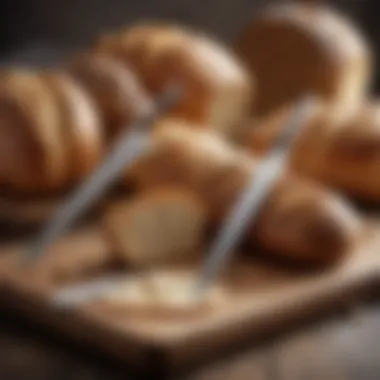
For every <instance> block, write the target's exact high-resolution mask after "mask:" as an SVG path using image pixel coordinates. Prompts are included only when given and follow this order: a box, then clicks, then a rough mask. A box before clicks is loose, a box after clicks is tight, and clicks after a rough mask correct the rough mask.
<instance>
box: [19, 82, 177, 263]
mask: <svg viewBox="0 0 380 380" xmlns="http://www.w3.org/2000/svg"><path fill="white" fill-rule="evenodd" d="M180 96H181V89H180V87H179V86H177V85H171V86H168V87H167V88H166V90H164V92H163V93H162V94H161V95H160V96H159V97H158V99H156V102H155V104H154V106H153V107H152V108H151V109H149V110H148V111H147V112H144V113H143V115H142V116H140V117H138V118H137V120H135V122H134V123H132V126H131V127H128V128H126V131H124V132H123V133H122V135H121V137H120V139H119V140H118V141H117V142H116V145H115V146H114V148H113V149H112V151H111V153H110V154H109V155H108V157H106V159H105V161H104V162H103V163H102V164H101V165H100V167H99V168H97V170H95V172H94V173H93V174H92V175H91V176H90V177H89V178H88V179H87V180H86V181H85V182H84V183H83V184H82V185H81V186H80V187H79V189H77V190H76V191H75V192H74V194H73V195H72V196H71V197H69V199H68V200H67V201H66V202H65V203H64V204H63V205H62V206H61V208H60V210H59V211H58V212H57V214H56V215H55V216H54V217H53V219H52V220H51V221H49V223H48V224H47V226H45V228H44V229H43V230H42V232H41V233H40V235H39V236H37V239H36V240H35V241H33V242H32V244H31V248H29V249H28V250H27V251H26V254H25V263H30V262H31V261H33V260H35V259H37V258H38V257H39V256H41V255H42V254H43V253H44V251H45V249H46V248H48V246H49V245H50V244H52V243H53V242H54V241H55V240H56V239H57V238H58V237H59V236H60V235H61V234H63V233H65V232H66V231H67V229H68V228H69V227H70V226H71V225H72V224H73V223H74V222H75V221H76V219H77V218H78V217H79V216H80V215H81V214H83V213H84V212H85V211H86V210H87V208H88V207H89V206H91V204H93V203H94V202H95V201H96V200H98V199H99V198H100V197H101V196H102V195H103V194H104V193H105V191H106V190H107V189H108V187H109V186H110V185H112V184H113V183H114V182H115V181H116V180H117V178H118V177H119V175H120V174H121V172H123V171H124V170H125V169H126V168H127V167H128V166H129V165H131V164H132V163H133V162H134V161H135V159H136V158H137V157H138V156H139V155H140V154H141V153H142V152H143V151H144V150H145V149H146V148H147V147H148V144H149V139H148V133H149V130H150V128H151V126H152V125H153V124H154V123H155V121H156V120H158V119H159V117H160V116H162V115H163V114H165V112H167V110H168V109H170V108H171V107H172V106H173V105H175V104H176V102H177V101H178V100H179V98H180Z"/></svg>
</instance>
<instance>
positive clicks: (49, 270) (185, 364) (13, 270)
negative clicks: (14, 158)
mask: <svg viewBox="0 0 380 380" xmlns="http://www.w3.org/2000/svg"><path fill="white" fill-rule="evenodd" d="M378 231H379V227H378V225H377V224H375V225H371V227H368V229H366V233H365V239H364V238H363V240H362V241H361V242H360V244H359V245H358V247H357V248H355V249H354V250H353V251H352V252H351V253H350V254H348V255H347V260H346V261H343V262H342V263H341V264H340V265H339V266H338V267H337V268H336V269H334V270H330V271H327V272H324V273H319V274H309V275H306V274H305V273H301V274H300V273H298V274H297V272H294V270H291V271H290V270H286V269H284V268H279V267H277V268H276V266H273V265H269V264H268V263H263V262H261V261H260V260H250V261H249V262H245V264H243V263H244V261H243V262H242V261H241V259H240V260H237V263H236V264H235V265H233V266H232V267H231V268H230V271H229V275H228V276H227V282H226V285H227V287H228V290H229V292H230V296H231V297H232V299H233V307H230V306H225V307H217V308H215V309H214V310H211V311H210V312H209V313H205V314H203V313H200V314H196V315H193V316H192V317H188V318H182V317H181V316H175V315H161V316H160V317H159V318H158V317H157V315H156V314H146V315H145V316H141V314H136V315H134V314H133V310H129V309H128V308H127V309H123V308H118V307H117V308H113V307H110V306H106V307H105V306H104V305H103V304H102V303H99V302H96V303H92V304H87V305H83V306H82V307H80V308H79V309H78V310H77V311H74V312H71V313H67V314H66V313H64V314H62V312H60V311H59V310H56V309H55V308H54V306H53V305H52V304H51V303H49V297H50V295H51V294H52V293H51V292H52V290H54V289H56V288H57V285H58V284H59V283H62V281H63V282H67V281H72V280H73V278H79V277H80V273H83V272H87V271H88V268H89V267H90V268H95V269H96V271H95V273H101V272H99V270H100V268H101V267H102V263H104V265H105V267H107V268H108V267H109V266H108V264H110V262H114V259H112V257H113V256H112V255H111V256H109V255H107V249H108V248H107V244H106V242H104V243H102V237H101V236H100V235H99V234H98V233H97V232H96V230H95V232H93V234H95V235H94V236H93V238H91V236H92V235H91V230H86V232H85V234H84V235H83V238H82V235H81V233H80V231H78V232H77V234H76V235H75V236H74V237H67V238H66V239H64V240H63V241H61V243H59V244H58V245H57V246H56V247H55V249H54V250H52V252H51V253H50V254H48V255H47V256H46V257H45V258H44V259H42V260H41V262H40V263H39V266H38V267H37V269H36V270H35V269H33V270H28V271H27V272H25V269H20V268H19V267H17V265H16V266H15V263H17V260H15V259H14V255H15V254H17V252H18V251H17V249H16V250H15V249H14V248H12V249H11V250H9V249H7V250H6V249H5V248H3V250H2V258H1V260H0V269H1V270H0V279H2V281H3V284H2V285H3V286H2V290H3V293H2V296H3V297H2V302H3V303H4V304H7V305H8V306H11V307H12V308H13V309H15V310H17V311H18V313H19V314H22V315H24V316H29V317H30V318H32V319H34V320H36V321H38V322H40V323H43V324H45V325H46V326H47V327H49V329H51V330H52V331H58V332H60V333H61V334H63V335H64V336H67V337H70V338H72V339H73V340H74V341H76V342H78V343H79V342H81V343H84V342H85V343H86V344H87V347H92V348H96V349H97V350H98V351H99V352H103V353H104V354H105V355H108V356H111V357H114V358H117V359H118V360H120V361H122V362H125V363H128V364H129V365H133V366H134V368H135V370H136V371H138V372H139V373H141V372H144V371H145V370H146V369H147V368H146V366H145V364H146V362H147V361H150V360H151V361H152V369H151V370H152V371H153V370H154V371H160V373H162V374H167V373H177V374H178V373H181V372H183V371H184V370H185V371H187V370H188V369H189V368H191V367H193V366H194V365H199V364H202V363H204V362H205V361H208V360H213V359H215V358H216V357H219V356H221V355H223V354H224V353H226V352H228V351H230V350H231V349H235V348H238V347H241V345H242V344H243V343H246V342H247V340H249V338H255V339H262V338H263V337H267V336H274V335H275V334H276V333H278V332H279V331H283V330H284V329H285V328H288V327H294V326H297V325H298V324H299V323H300V321H303V320H308V319H310V318H317V317H320V316H321V315H324V314H325V313H326V312H328V311H331V310H334V309H340V308H342V306H344V307H347V306H351V304H356V303H357V302H358V300H360V299H361V298H362V297H363V296H365V295H366V294H365V292H366V291H367V290H368V291H369V290H374V289H372V288H370V286H371V285H372V286H375V285H376V286H377V285H378V284H379V283H380V257H379V256H378V254H377V253H378V251H379V246H380V235H379V233H378ZM86 242H87V243H90V242H96V243H93V244H91V245H90V244H87V243H86ZM76 244H78V246H77V247H76ZM88 247H93V248H91V249H85V248H88ZM53 248H54V247H53ZM76 248H77V249H76ZM92 250H94V252H93V254H91V252H92ZM90 251H91V252H90ZM7 252H8V253H7ZM95 252H96V254H95ZM54 253H55V255H54ZM239 262H240V264H239ZM107 263H108V264H107ZM66 272H67V273H66ZM57 273H59V282H58V283H57V280H58V276H57ZM105 273H106V272H105ZM375 290H376V289H375ZM364 298H365V297H364ZM297 344H298V345H295V349H294V350H295V352H296V351H297V350H298V351H299V352H303V354H304V355H307V353H308V352H309V351H310V350H311V351H312V352H314V351H313V350H317V351H318V352H319V353H320V355H321V356H320V357H319V358H317V363H318V362H320V363H328V361H329V360H330V359H331V357H329V356H327V357H325V352H324V350H323V345H324V340H323V339H322V340H321V341H318V340H317V339H314V340H313V344H312V346H309V345H308V344H306V345H304V344H303V341H302V340H301V341H299V342H298V343H297ZM314 346H315V347H314ZM278 350H279V352H280V354H279V355H280V356H279V358H280V359H281V360H277V362H276V363H277V366H278V367H279V368H282V367H284V368H285V369H284V370H281V372H284V371H285V372H286V371H291V369H288V368H286V365H287V363H289V362H291V360H292V359H291V358H292V356H291V357H290V359H287V356H286V355H288V352H287V349H286V348H283V349H282V350H283V351H281V347H280V348H279V349H278ZM290 355H291V353H290ZM282 358H285V359H282ZM153 359H154V360H153ZM314 361H315V359H313V358H312V357H306V359H305V361H304V364H305V365H306V368H305V369H303V368H301V369H299V368H297V370H300V371H301V375H302V373H304V371H312V370H314V367H313V366H312V363H313V362H314ZM153 364H154V366H153ZM242 365H243V364H242ZM243 366H244V365H243ZM310 366H311V367H310ZM331 366H332V365H331ZM239 367H240V365H239ZM275 368H276V366H275ZM149 369H150V368H149ZM328 370H329V366H328V365H327V367H326V371H328ZM333 370H334V369H332V371H333ZM260 371H261V370H260ZM302 371H303V372H302ZM301 375H300V376H301ZM258 376H261V375H260V374H258ZM289 376H290V377H288V378H289V379H291V378H292V376H293V375H289ZM294 376H298V373H297V374H294ZM342 376H343V377H342ZM326 377H332V378H337V380H339V378H340V377H341V378H344V375H340V374H339V373H335V372H331V373H329V372H326Z"/></svg>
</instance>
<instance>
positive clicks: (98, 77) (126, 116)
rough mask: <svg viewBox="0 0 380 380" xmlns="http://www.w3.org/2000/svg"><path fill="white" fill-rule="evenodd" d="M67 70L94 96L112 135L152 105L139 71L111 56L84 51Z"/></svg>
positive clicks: (107, 130)
mask: <svg viewBox="0 0 380 380" xmlns="http://www.w3.org/2000/svg"><path fill="white" fill-rule="evenodd" d="M67 70H68V72H69V74H70V75H72V76H73V77H74V78H75V79H76V80H77V81H78V82H79V83H80V84H81V85H82V86H83V87H84V88H85V89H86V90H87V92H88V93H89V94H90V95H91V96H92V97H93V99H94V101H95V103H96V106H97V108H98V110H99V112H101V115H102V122H103V125H104V128H105V133H106V137H108V138H112V137H115V135H117V133H118V132H119V131H120V129H121V128H123V127H127V126H128V125H129V123H130V122H131V121H132V120H133V118H134V117H136V116H138V115H140V114H141V113H142V112H144V111H146V110H147V109H148V108H149V107H151V102H150V99H149V97H148V96H147V95H146V93H145V91H144V90H143V88H142V87H141V85H140V82H139V80H138V78H137V77H136V75H135V73H134V72H132V71H131V70H130V69H129V68H128V67H127V66H126V65H122V64H120V63H119V62H118V61H116V60H114V59H112V58H110V57H106V56H104V55H102V54H97V53H83V54H81V55H79V56H77V57H75V58H74V59H73V60H72V61H71V62H69V64H68V65H67Z"/></svg>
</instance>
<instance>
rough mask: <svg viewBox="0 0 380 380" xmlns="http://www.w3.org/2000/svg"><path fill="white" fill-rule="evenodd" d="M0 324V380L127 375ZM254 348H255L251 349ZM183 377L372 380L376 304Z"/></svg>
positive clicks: (376, 363) (377, 366) (14, 323)
mask: <svg viewBox="0 0 380 380" xmlns="http://www.w3.org/2000/svg"><path fill="white" fill-rule="evenodd" d="M1 320H2V322H0V379H7V380H23V379H25V380H52V379H54V380H60V379H62V380H64V379H65V380H76V379H77V380H95V379H107V380H108V379H110V380H112V379H132V377H129V376H128V375H127V374H126V370H125V368H123V367H122V366H121V365H120V364H118V363H112V362H110V361H109V360H105V359H102V358H99V357H96V356H94V355H91V354H88V353H87V354H84V353H83V351H80V350H79V349H77V348H75V347H74V346H73V345H71V344H69V343H68V342H62V341H59V340H57V339H55V338H53V337H51V336H48V335H46V334H43V333H42V332H41V331H40V330H39V329H38V328H36V326H33V325H30V324H27V323H25V321H22V320H21V319H20V318H15V317H14V316H12V315H5V317H2V319H1ZM253 346H255V347H253ZM185 378H186V380H219V379H220V380H267V379H268V380H359V379H360V380H372V379H373V380H378V379H379V378H380V303H379V302H376V301H375V302H373V301H372V302H371V303H369V304H366V305H363V306H361V307H355V308H354V309H352V310H349V311H347V312H346V313H344V314H340V315H337V316H334V317H333V318H330V319H328V320H326V319H325V320H324V321H319V322H318V323H314V324H313V325H308V326H303V327H302V328H300V329H298V331H293V332H288V333H287V334H285V335H283V336H282V337H279V338H277V339H275V340H272V341H267V342H256V344H255V345H254V344H252V346H251V347H248V348H246V349H242V350H239V352H236V353H234V354H232V355H230V356H229V357H225V358H223V360H220V361H219V362H216V363H210V364H209V366H207V367H206V368H201V369H197V370H196V371H195V372H194V373H192V374H190V375H188V376H185V377H183V378H182V379H185Z"/></svg>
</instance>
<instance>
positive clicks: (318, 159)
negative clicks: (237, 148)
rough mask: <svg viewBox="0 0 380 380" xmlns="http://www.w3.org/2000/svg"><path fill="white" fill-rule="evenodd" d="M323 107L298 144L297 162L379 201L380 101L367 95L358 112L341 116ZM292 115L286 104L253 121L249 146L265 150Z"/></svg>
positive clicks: (315, 175)
mask: <svg viewBox="0 0 380 380" xmlns="http://www.w3.org/2000/svg"><path fill="white" fill-rule="evenodd" d="M320 111H321V112H316V113H314V114H313V115H312V117H311V118H310V119H309V121H308V122H307V124H306V125H305V126H304V130H303V132H302V134H301V136H300V138H299V139H298V141H297V142H296V143H295V145H294V148H293V151H292V155H291V165H292V168H293V169H294V170H295V171H296V172H297V173H299V174H300V175H302V176H304V177H310V178H312V179H314V180H317V181H319V182H322V183H324V184H326V185H329V186H330V187H335V188H337V189H339V190H341V191H343V192H345V193H346V194H349V195H351V196H354V197H357V198H360V199H363V200H368V201H379V200H380V178H379V176H378V175H377V174H376V173H377V171H378V165H379V164H378V162H379V157H380V156H379V152H380V104H379V101H378V100H375V99H372V100H369V99H368V100H366V101H365V102H363V103H362V104H361V106H360V107H359V108H358V109H357V111H356V112H355V113H354V114H353V115H351V116H350V117H349V118H345V119H342V120H340V121H339V122H337V121H336V120H335V122H333V121H332V120H331V118H326V117H325V116H326V114H325V113H324V112H323V110H322V109H321V110H320ZM288 117H289V110H283V111H282V112H279V113H274V114H273V115H270V116H268V117H267V118H263V119H261V120H256V121H252V124H253V125H252V126H251V127H250V128H249V129H250V130H251V132H250V137H249V138H248V139H247V140H246V146H247V147H248V148H249V149H250V150H251V152H252V153H253V154H254V155H263V154H265V152H267V151H268V149H269V148H270V146H271V145H272V144H273V142H274V140H275V138H276V137H277V136H278V135H279V133H280V132H281V130H282V129H283V127H284V125H285V122H286V118H288Z"/></svg>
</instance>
